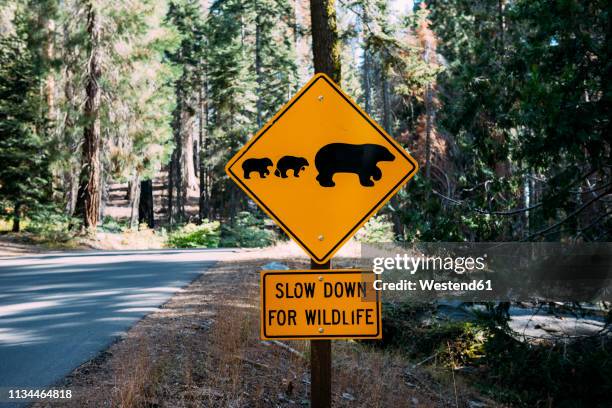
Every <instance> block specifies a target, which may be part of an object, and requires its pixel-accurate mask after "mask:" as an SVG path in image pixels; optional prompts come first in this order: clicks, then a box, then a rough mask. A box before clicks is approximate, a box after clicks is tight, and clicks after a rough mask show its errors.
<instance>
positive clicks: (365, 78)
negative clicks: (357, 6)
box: [361, 4, 372, 115]
mask: <svg viewBox="0 0 612 408" xmlns="http://www.w3.org/2000/svg"><path fill="white" fill-rule="evenodd" d="M362 19H363V20H362V25H363V28H362V30H363V66H362V73H361V75H362V84H363V107H364V110H365V111H366V113H367V114H368V115H370V114H371V112H370V111H371V108H370V100H371V99H372V98H371V93H372V90H371V85H370V47H369V45H368V38H367V37H368V36H367V35H366V34H365V33H366V29H367V27H366V26H367V24H368V8H367V6H366V5H365V4H364V5H363V17H362Z"/></svg>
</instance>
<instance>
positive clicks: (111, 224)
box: [98, 216, 130, 233]
mask: <svg viewBox="0 0 612 408" xmlns="http://www.w3.org/2000/svg"><path fill="white" fill-rule="evenodd" d="M98 229H99V230H101V231H103V232H111V233H120V232H124V231H127V230H128V229H130V222H129V220H116V219H115V218H113V217H109V216H106V217H104V218H103V219H102V224H101V225H100V226H99V227H98Z"/></svg>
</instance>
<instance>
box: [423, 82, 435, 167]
mask: <svg viewBox="0 0 612 408" xmlns="http://www.w3.org/2000/svg"><path fill="white" fill-rule="evenodd" d="M431 92H432V91H431V85H427V88H426V89H425V177H427V178H428V179H429V178H431V130H432V126H433V114H434V112H433V106H432V105H433V103H432V95H431Z"/></svg>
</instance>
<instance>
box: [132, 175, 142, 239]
mask: <svg viewBox="0 0 612 408" xmlns="http://www.w3.org/2000/svg"><path fill="white" fill-rule="evenodd" d="M130 190H131V191H130V196H131V197H132V199H131V200H130V204H131V205H130V207H131V209H130V228H138V218H139V215H140V214H139V210H140V175H139V174H138V173H136V174H134V178H133V179H132V182H131V183H130Z"/></svg>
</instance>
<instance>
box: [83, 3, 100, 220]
mask: <svg viewBox="0 0 612 408" xmlns="http://www.w3.org/2000/svg"><path fill="white" fill-rule="evenodd" d="M87 35H88V37H89V48H90V53H89V64H88V74H87V83H86V86H85V93H86V99H85V111H84V116H85V119H86V124H85V129H84V134H83V158H82V169H81V180H80V183H81V188H80V190H81V194H82V197H83V200H82V201H83V222H84V226H85V227H86V228H96V226H97V224H98V215H99V211H100V88H99V84H98V81H99V80H100V76H101V67H100V62H101V61H100V20H99V17H98V15H97V11H96V10H95V9H94V7H93V5H92V3H88V11H87Z"/></svg>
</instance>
